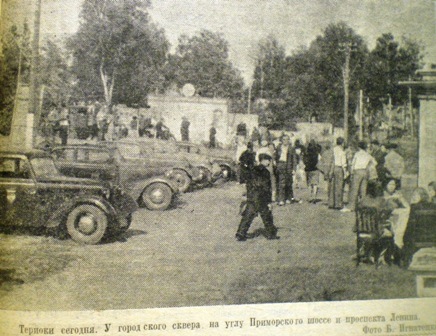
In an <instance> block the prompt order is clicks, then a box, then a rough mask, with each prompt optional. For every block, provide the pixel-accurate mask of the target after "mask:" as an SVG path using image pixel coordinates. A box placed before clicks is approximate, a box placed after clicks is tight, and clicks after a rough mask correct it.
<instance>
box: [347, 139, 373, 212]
mask: <svg viewBox="0 0 436 336" xmlns="http://www.w3.org/2000/svg"><path fill="white" fill-rule="evenodd" d="M358 148H359V150H358V151H357V152H356V153H355V154H354V156H353V161H352V163H351V187H350V197H349V199H350V201H349V207H350V208H349V210H350V211H354V210H355V209H356V205H357V200H358V198H359V196H360V197H363V196H365V195H366V188H367V185H368V175H369V168H370V165H374V166H376V165H377V161H376V160H375V159H374V158H373V157H372V156H371V155H370V154H369V153H368V152H367V151H366V150H367V148H368V145H367V144H366V142H364V141H359V143H358ZM345 211H347V209H345Z"/></svg>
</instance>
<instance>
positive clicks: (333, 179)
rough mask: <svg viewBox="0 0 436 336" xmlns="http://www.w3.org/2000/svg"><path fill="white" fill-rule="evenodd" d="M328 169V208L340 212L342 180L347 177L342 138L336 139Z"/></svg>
mask: <svg viewBox="0 0 436 336" xmlns="http://www.w3.org/2000/svg"><path fill="white" fill-rule="evenodd" d="M328 169H329V170H328V173H327V174H328V180H329V185H328V195H329V202H328V203H329V208H330V209H339V210H340V209H342V208H343V207H344V179H345V177H347V175H348V171H347V158H346V156H345V151H344V138H342V137H338V138H337V139H336V146H335V147H334V148H333V162H332V163H331V165H330V167H329V168H328Z"/></svg>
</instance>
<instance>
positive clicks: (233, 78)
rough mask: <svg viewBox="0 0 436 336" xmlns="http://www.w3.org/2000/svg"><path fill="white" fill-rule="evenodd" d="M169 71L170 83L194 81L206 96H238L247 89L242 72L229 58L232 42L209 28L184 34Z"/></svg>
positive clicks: (172, 56)
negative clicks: (189, 34)
mask: <svg viewBox="0 0 436 336" xmlns="http://www.w3.org/2000/svg"><path fill="white" fill-rule="evenodd" d="M165 74H166V81H167V85H171V84H175V85H176V86H178V87H181V86H183V85H184V84H186V83H191V84H193V85H194V86H195V87H196V89H197V93H198V94H199V95H201V96H203V97H217V98H233V99H236V98H238V97H241V96H242V93H243V86H244V83H243V79H242V77H241V74H240V72H239V71H238V70H237V69H236V68H235V67H234V66H233V64H232V63H231V62H230V60H229V44H228V42H227V41H226V40H225V39H224V37H223V36H222V35H221V34H219V33H214V32H211V31H209V30H201V31H200V32H199V33H198V34H196V35H194V36H192V37H188V36H186V35H182V36H180V37H179V41H178V47H177V50H176V53H175V55H171V57H170V58H169V61H168V63H167V66H166V73H165Z"/></svg>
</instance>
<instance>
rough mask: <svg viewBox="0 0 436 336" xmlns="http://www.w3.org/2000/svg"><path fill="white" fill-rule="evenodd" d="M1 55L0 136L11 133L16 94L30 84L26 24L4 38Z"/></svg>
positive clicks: (29, 58) (28, 34)
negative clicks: (20, 87) (19, 89)
mask: <svg viewBox="0 0 436 336" xmlns="http://www.w3.org/2000/svg"><path fill="white" fill-rule="evenodd" d="M2 45H3V50H2V51H3V54H2V55H0V134H4V135H7V134H9V132H10V127H11V121H12V113H13V109H14V102H15V94H16V90H17V87H18V85H19V84H22V85H25V84H28V83H29V70H30V60H31V50H30V32H29V29H28V25H27V24H26V23H25V24H24V25H23V27H22V29H18V27H17V26H12V27H11V28H10V30H9V31H7V32H6V33H5V34H4V35H3V36H2Z"/></svg>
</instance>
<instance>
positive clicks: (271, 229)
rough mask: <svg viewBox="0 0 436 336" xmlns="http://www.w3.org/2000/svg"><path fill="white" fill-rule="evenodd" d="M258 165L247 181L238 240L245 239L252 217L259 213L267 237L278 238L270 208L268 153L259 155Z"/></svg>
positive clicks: (269, 162)
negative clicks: (245, 198)
mask: <svg viewBox="0 0 436 336" xmlns="http://www.w3.org/2000/svg"><path fill="white" fill-rule="evenodd" d="M259 161H260V162H259V165H258V166H256V167H254V169H253V171H252V175H251V179H250V180H248V181H247V184H246V185H247V205H246V208H245V210H244V211H243V213H242V219H241V222H240V224H239V227H238V230H237V232H236V239H237V240H238V241H245V240H247V233H248V230H249V229H250V226H251V223H252V222H253V220H254V218H255V217H256V216H257V215H258V214H260V217H261V218H262V221H263V224H264V225H265V236H266V238H267V239H279V238H280V237H279V236H277V227H276V226H275V225H274V221H273V215H272V212H271V208H272V188H271V176H270V172H269V171H268V169H267V167H268V166H269V165H270V164H271V162H272V157H271V156H270V155H268V154H260V155H259Z"/></svg>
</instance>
